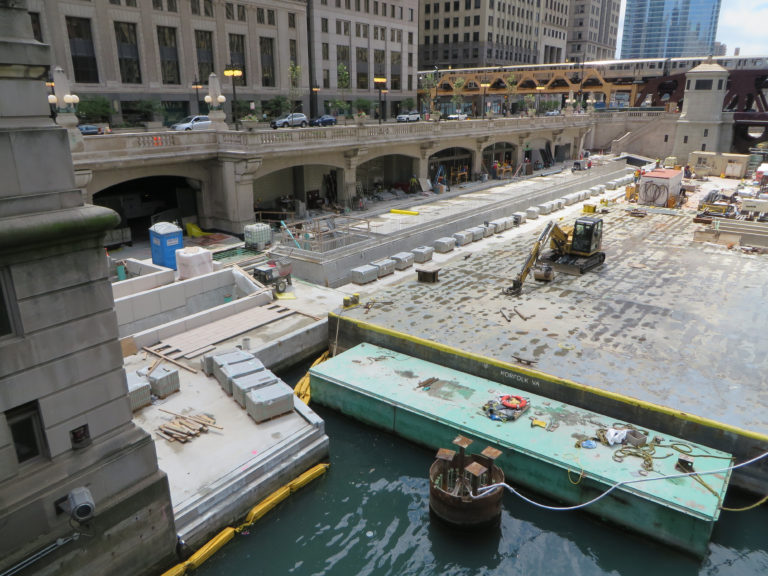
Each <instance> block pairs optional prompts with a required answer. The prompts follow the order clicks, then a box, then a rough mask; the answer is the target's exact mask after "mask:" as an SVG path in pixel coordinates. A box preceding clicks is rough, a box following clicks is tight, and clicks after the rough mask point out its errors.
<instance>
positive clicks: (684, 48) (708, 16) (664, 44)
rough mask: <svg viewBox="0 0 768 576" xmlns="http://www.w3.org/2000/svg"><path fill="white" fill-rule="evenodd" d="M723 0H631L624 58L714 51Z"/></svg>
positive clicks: (625, 34) (623, 48) (661, 56)
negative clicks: (721, 1) (721, 0)
mask: <svg viewBox="0 0 768 576" xmlns="http://www.w3.org/2000/svg"><path fill="white" fill-rule="evenodd" d="M719 14H720V0H628V1H627V8H626V13H625V15H624V32H623V35H622V44H621V57H622V58H676V57H680V56H701V55H703V54H712V52H713V48H714V42H715V34H716V33H717V21H718V17H719Z"/></svg>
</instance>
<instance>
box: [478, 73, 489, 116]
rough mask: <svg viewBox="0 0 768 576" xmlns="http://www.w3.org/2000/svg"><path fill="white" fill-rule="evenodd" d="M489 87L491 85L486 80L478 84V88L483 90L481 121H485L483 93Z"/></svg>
mask: <svg viewBox="0 0 768 576" xmlns="http://www.w3.org/2000/svg"><path fill="white" fill-rule="evenodd" d="M490 85H491V83H490V82H488V81H487V80H484V81H483V82H480V87H481V88H482V89H483V120H485V91H486V90H487V89H488V87H489V86H490Z"/></svg>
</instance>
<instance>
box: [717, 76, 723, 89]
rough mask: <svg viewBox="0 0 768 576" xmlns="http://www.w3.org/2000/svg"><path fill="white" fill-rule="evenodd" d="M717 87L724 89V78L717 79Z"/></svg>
mask: <svg viewBox="0 0 768 576" xmlns="http://www.w3.org/2000/svg"><path fill="white" fill-rule="evenodd" d="M717 89H718V90H722V89H723V79H722V78H720V80H718V81H717Z"/></svg>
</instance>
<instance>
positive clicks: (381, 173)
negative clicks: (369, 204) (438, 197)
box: [356, 154, 418, 200]
mask: <svg viewBox="0 0 768 576" xmlns="http://www.w3.org/2000/svg"><path fill="white" fill-rule="evenodd" d="M417 162H418V160H417V159H416V158H411V157H410V156H403V155H402V154H390V155H387V156H379V157H377V158H372V159H371V160H369V161H368V162H363V163H362V164H360V166H358V167H357V174H356V178H357V179H356V182H357V189H358V194H362V195H363V196H364V197H365V198H367V199H368V200H382V199H390V198H391V196H392V195H393V194H395V195H396V194H398V191H400V192H404V193H409V192H411V186H410V181H411V178H413V177H414V176H416V175H417V172H418V169H417ZM414 192H415V190H414Z"/></svg>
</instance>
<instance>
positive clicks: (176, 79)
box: [157, 26, 181, 84]
mask: <svg viewBox="0 0 768 576" xmlns="http://www.w3.org/2000/svg"><path fill="white" fill-rule="evenodd" d="M157 45H158V47H159V48H160V72H161V74H162V77H163V84H181V78H180V76H179V50H178V47H177V45H176V28H170V27H168V26H158V27H157Z"/></svg>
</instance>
